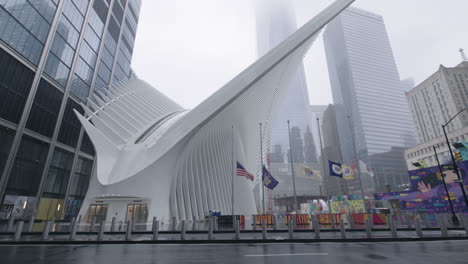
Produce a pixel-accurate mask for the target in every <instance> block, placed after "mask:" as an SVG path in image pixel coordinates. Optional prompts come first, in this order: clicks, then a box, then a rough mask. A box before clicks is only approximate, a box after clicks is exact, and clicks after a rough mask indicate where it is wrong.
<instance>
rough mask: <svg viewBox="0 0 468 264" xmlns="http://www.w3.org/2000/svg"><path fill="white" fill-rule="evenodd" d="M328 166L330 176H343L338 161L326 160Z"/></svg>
mask: <svg viewBox="0 0 468 264" xmlns="http://www.w3.org/2000/svg"><path fill="white" fill-rule="evenodd" d="M328 167H329V171H330V176H335V177H340V178H343V169H342V166H341V164H340V163H336V162H333V161H331V160H329V161H328Z"/></svg>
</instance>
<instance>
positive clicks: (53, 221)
mask: <svg viewBox="0 0 468 264" xmlns="http://www.w3.org/2000/svg"><path fill="white" fill-rule="evenodd" d="M50 230H51V231H52V232H55V216H53V217H52V218H51V219H50Z"/></svg>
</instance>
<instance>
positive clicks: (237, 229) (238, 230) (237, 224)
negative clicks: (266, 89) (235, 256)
mask: <svg viewBox="0 0 468 264" xmlns="http://www.w3.org/2000/svg"><path fill="white" fill-rule="evenodd" d="M234 221H235V222H234V228H235V231H236V240H239V239H240V220H239V219H237V217H236V218H235V220H234Z"/></svg>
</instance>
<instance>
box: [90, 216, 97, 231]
mask: <svg viewBox="0 0 468 264" xmlns="http://www.w3.org/2000/svg"><path fill="white" fill-rule="evenodd" d="M96 219H97V217H96V216H93V218H92V220H91V226H90V227H89V232H93V230H94V226H95V225H96Z"/></svg>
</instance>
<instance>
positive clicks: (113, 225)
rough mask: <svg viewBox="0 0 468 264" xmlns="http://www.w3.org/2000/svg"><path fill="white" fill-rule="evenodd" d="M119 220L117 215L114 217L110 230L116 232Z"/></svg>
mask: <svg viewBox="0 0 468 264" xmlns="http://www.w3.org/2000/svg"><path fill="white" fill-rule="evenodd" d="M116 221H117V217H115V216H114V217H112V222H111V228H110V231H111V232H115V222H116Z"/></svg>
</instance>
